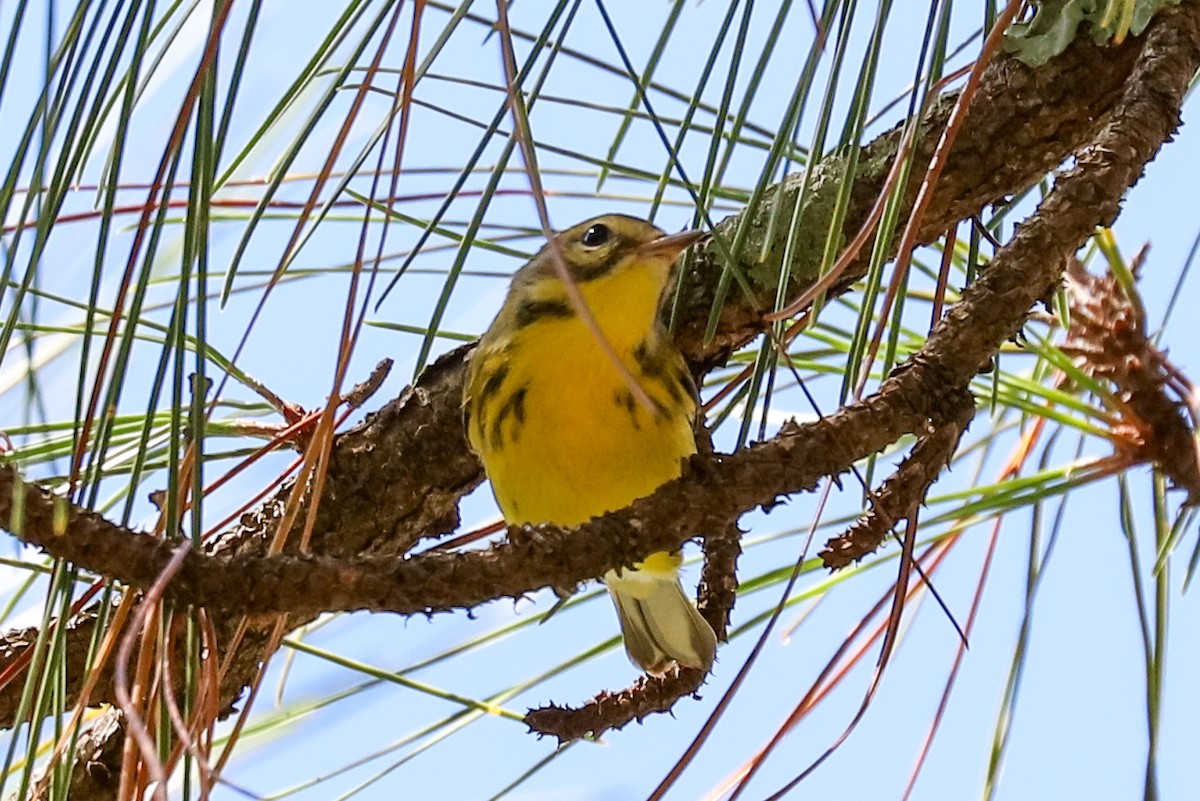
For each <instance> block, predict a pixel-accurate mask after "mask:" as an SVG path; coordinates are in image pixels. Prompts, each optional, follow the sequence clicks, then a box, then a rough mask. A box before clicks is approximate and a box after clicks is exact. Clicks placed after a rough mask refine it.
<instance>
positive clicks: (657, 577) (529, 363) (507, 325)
mask: <svg viewBox="0 0 1200 801" xmlns="http://www.w3.org/2000/svg"><path fill="white" fill-rule="evenodd" d="M701 237H702V234H701V233H700V232H697V231H685V232H683V233H678V234H672V235H667V234H665V233H664V232H663V231H662V230H660V229H659V228H657V227H656V226H654V225H653V224H652V223H649V222H647V221H645V220H641V219H638V218H636V217H631V216H626V215H622V214H606V215H603V216H600V217H595V218H593V219H590V220H587V221H585V222H582V223H579V224H578V225H575V226H573V227H571V228H568V229H566V230H564V231H561V232H560V233H558V234H556V235H555V236H554V238H553V240H552V241H548V242H547V243H546V245H545V247H543V248H542V249H541V250H540V251H539V252H538V253H537V254H536V255H535V256H534V257H533V258H532V259H531V260H530V261H529V262H528V263H526V264H525V265H524V266H523V267H522V268H521V269H519V270H518V271H517V272H516V273H515V275H514V276H513V280H512V284H511V286H510V287H509V290H508V294H507V296H506V298H505V301H504V304H503V306H502V307H501V309H500V311H499V313H498V314H497V315H496V318H495V320H494V321H493V322H492V324H491V326H490V327H489V328H488V329H487V331H486V332H485V333H484V335H483V336H482V337H481V338H480V340H479V344H478V346H477V347H476V349H475V350H474V352H473V353H472V354H471V356H470V360H469V363H468V367H467V376H466V380H465V384H464V390H463V415H464V419H465V422H466V430H467V438H468V440H469V442H470V445H471V448H472V449H473V450H474V451H475V453H476V454H477V455H478V456H479V457H480V460H481V462H482V463H483V466H484V470H485V472H486V474H487V476H488V479H489V481H490V483H491V488H492V492H493V494H494V495H495V497H496V502H497V505H498V506H499V507H500V511H501V512H502V513H503V515H504V518H505V522H506V523H507V524H508V525H510V526H511V525H523V524H533V523H552V524H555V525H557V526H560V527H563V528H574V527H577V526H579V525H581V524H583V523H585V522H587V521H588V520H590V519H591V518H593V517H598V516H600V515H602V514H604V513H606V512H611V511H614V510H617V509H621V508H624V507H626V506H628V505H629V504H630V503H632V502H633V501H635V500H637V499H638V498H641V497H644V496H647V495H650V494H652V493H653V492H654V490H655V489H657V488H658V487H660V486H661V485H663V484H665V483H666V482H668V481H670V480H671V479H674V478H676V477H678V476H679V475H680V474H681V473H682V471H683V462H684V460H685V459H686V458H687V457H689V456H691V455H692V454H694V453H696V438H695V429H694V424H695V419H696V414H697V408H698V392H697V389H696V385H695V382H694V381H693V379H692V375H691V373H690V372H689V371H688V368H687V364H686V363H685V362H684V359H683V356H682V354H681V353H680V352H679V350H678V348H677V347H676V346H675V344H674V341H673V340H672V338H671V336H670V334H669V333H668V331H667V330H666V327H665V326H664V325H663V322H662V317H661V311H662V303H663V295H664V293H665V289H666V287H667V284H668V281H669V279H670V277H671V275H672V267H673V265H674V262H675V260H676V258H677V257H678V256H679V254H680V253H682V252H683V251H684V250H685V249H686V248H687V247H689V246H690V245H692V244H694V243H695V242H697V241H698V240H699V239H700V238H701ZM559 259H561V262H559ZM562 266H565V268H566V271H567V272H568V273H569V275H570V277H571V280H572V282H573V283H574V284H575V286H576V287H577V289H578V296H577V297H581V298H582V301H583V304H584V305H585V306H586V308H587V310H588V312H589V313H590V317H591V318H592V323H591V324H589V321H588V320H587V319H586V318H585V317H584V316H583V315H581V314H580V313H579V309H578V308H577V305H576V304H575V303H574V302H573V301H572V299H571V295H570V294H569V292H568V287H567V285H566V284H565V283H564V281H563V280H562V278H561V273H560V269H561V267H562ZM597 329H598V332H599V333H600V334H601V335H602V337H603V340H604V342H605V343H607V347H606V346H605V344H604V343H602V342H601V341H600V337H598V336H597V335H596V334H597ZM618 363H619V365H620V366H619V367H618ZM681 560H682V556H681V553H680V552H679V551H676V552H673V553H670V552H665V551H663V552H658V553H652V554H650V555H649V556H648V557H646V558H645V559H644V560H642V561H641V562H639V563H636V564H635V565H634V566H633V567H632V568H623V569H618V570H611V571H609V572H608V573H606V574H605V575H604V576H603V577H601V578H602V581H603V582H604V583H605V585H606V586H607V588H608V593H609V595H610V596H611V597H612V599H613V602H614V605H615V606H616V610H617V617H618V619H619V622H620V627H621V634H622V637H623V639H624V643H625V650H626V653H627V654H628V656H629V659H630V661H632V662H633V663H634V664H635V665H636V666H637V667H638V668H640V669H641V670H642V671H644V672H646V673H647V674H650V675H653V676H661V675H664V674H666V673H668V672H670V671H671V670H672V669H673V668H674V666H675V665H680V666H683V667H687V668H695V669H698V670H702V671H704V672H706V673H707V672H709V671H710V670H711V669H712V665H713V661H714V658H715V654H716V647H717V642H716V635H715V634H714V632H713V629H712V627H711V626H709V624H708V623H707V622H706V621H705V620H704V618H703V617H701V616H700V613H699V612H698V611H697V610H696V607H695V606H694V605H693V604H692V602H691V601H690V600H689V599H688V597H687V596H686V595H685V594H684V592H683V588H682V586H681V584H680V580H679V566H680V563H681Z"/></svg>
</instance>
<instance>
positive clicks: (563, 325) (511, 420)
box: [468, 274, 696, 526]
mask: <svg viewBox="0 0 1200 801" xmlns="http://www.w3.org/2000/svg"><path fill="white" fill-rule="evenodd" d="M656 278H657V276H654V277H652V278H651V280H654V279H656ZM622 279H624V281H629V280H631V279H633V280H636V279H637V276H636V275H633V274H626V275H623V276H614V277H613V280H614V281H617V280H622ZM614 289H615V287H612V286H604V285H603V283H600V284H599V285H597V286H595V287H588V290H590V291H588V292H587V293H586V294H587V295H590V297H587V298H586V300H587V301H588V306H589V308H591V309H592V310H593V313H594V315H595V317H596V320H597V321H598V323H599V324H600V327H601V330H603V331H604V334H605V337H606V339H608V340H609V343H610V344H611V345H612V346H613V348H614V349H615V350H616V352H617V354H618V357H619V358H620V360H621V363H622V364H623V365H624V366H625V369H626V370H627V371H628V373H629V375H631V376H632V377H633V378H634V379H635V380H636V381H637V382H638V384H639V385H640V386H641V387H642V388H643V389H644V390H645V394H646V395H648V396H649V398H650V400H651V403H650V404H649V406H648V405H647V404H645V403H642V402H639V401H638V399H637V398H636V397H635V394H634V393H633V392H631V391H630V388H629V384H628V382H627V380H626V378H625V377H623V376H622V375H621V374H620V372H619V371H618V370H617V368H616V366H615V365H614V364H613V363H612V360H611V359H610V358H608V356H607V355H606V354H605V353H604V352H603V351H602V350H601V346H600V345H599V343H598V342H597V340H596V337H595V335H594V333H593V332H592V331H591V330H589V329H588V328H587V326H586V325H584V323H583V322H582V321H581V320H580V319H579V318H578V317H577V316H575V315H574V314H568V315H562V316H545V317H544V318H542V319H540V320H539V321H538V322H536V323H534V324H532V325H529V326H528V327H526V328H523V329H522V330H520V331H518V332H517V333H515V334H514V335H513V336H511V337H507V338H505V340H503V341H500V342H495V343H490V344H489V343H485V346H484V347H481V348H480V350H479V351H477V352H476V354H475V355H474V356H473V357H472V360H473V361H475V360H479V361H478V363H476V364H474V365H473V369H472V373H473V384H474V387H473V388H472V392H473V393H475V394H476V395H479V394H485V395H487V396H488V397H489V398H490V400H488V401H487V402H486V404H478V403H475V404H471V405H469V407H468V410H469V411H470V413H471V414H472V420H471V424H470V426H469V428H468V433H469V436H470V439H471V444H472V447H474V449H475V450H476V452H477V453H479V454H480V456H481V457H482V459H483V461H484V464H485V466H486V468H487V472H488V477H489V478H490V479H491V482H492V488H493V491H494V492H495V495H496V499H497V501H498V503H499V505H500V509H501V511H502V512H503V513H504V517H505V519H506V520H507V521H508V522H509V523H529V522H534V523H536V522H554V523H558V524H560V525H564V526H573V525H578V524H580V523H583V522H585V521H587V520H588V519H590V518H592V517H595V516H597V515H600V514H602V513H604V512H608V511H612V510H614V509H620V508H622V507H625V506H628V505H629V504H630V503H631V502H632V501H634V500H636V499H637V498H641V497H643V496H645V495H649V494H651V493H652V492H653V491H654V490H655V489H657V488H658V487H659V486H660V485H662V484H664V483H665V482H667V481H670V480H671V479H673V478H675V477H677V476H678V475H679V474H680V471H681V462H682V460H683V459H684V458H685V457H687V456H689V455H691V454H693V453H695V452H696V445H695V437H694V434H693V430H692V421H693V418H694V416H695V410H696V406H695V399H694V392H695V390H694V388H693V387H692V386H691V379H690V377H689V376H688V374H687V372H686V367H685V365H684V363H683V359H682V358H681V357H680V356H679V354H678V352H677V351H675V350H674V348H673V347H671V346H669V345H667V344H666V343H665V341H664V340H662V339H660V337H663V336H665V334H662V333H660V329H659V328H658V325H657V322H656V314H657V293H656V292H654V291H652V290H651V291H647V290H649V289H650V288H649V287H646V288H642V287H621V289H625V290H627V291H613V290H614ZM485 409H486V411H485Z"/></svg>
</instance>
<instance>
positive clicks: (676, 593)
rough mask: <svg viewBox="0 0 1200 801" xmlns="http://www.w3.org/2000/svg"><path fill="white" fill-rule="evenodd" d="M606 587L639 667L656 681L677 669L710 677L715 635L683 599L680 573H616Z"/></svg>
mask: <svg viewBox="0 0 1200 801" xmlns="http://www.w3.org/2000/svg"><path fill="white" fill-rule="evenodd" d="M605 583H606V584H607V585H608V592H609V594H610V595H611V596H612V599H613V603H614V604H615V605H616V607H617V616H618V617H619V618H620V620H621V634H622V636H623V637H624V638H625V651H626V652H627V653H628V654H629V658H630V659H631V660H632V661H633V663H634V664H635V665H637V666H638V667H640V668H641V669H642V670H644V671H646V672H647V673H650V674H652V675H658V674H662V673H665V672H666V671H668V670H670V668H671V665H672V663H678V664H680V665H683V666H685V667H691V668H697V669H699V670H703V671H705V672H707V671H709V670H710V669H711V668H712V664H713V659H714V656H715V654H716V649H717V638H716V635H714V634H713V630H712V627H711V626H709V625H708V623H707V622H706V621H705V620H704V618H702V617H700V613H699V612H697V611H696V607H695V606H693V605H692V602H691V601H689V600H688V598H687V596H686V595H684V594H683V588H682V587H680V586H679V578H678V574H677V573H671V574H664V573H662V572H660V571H649V570H622V571H620V572H616V571H614V572H612V573H609V574H608V575H607V576H605Z"/></svg>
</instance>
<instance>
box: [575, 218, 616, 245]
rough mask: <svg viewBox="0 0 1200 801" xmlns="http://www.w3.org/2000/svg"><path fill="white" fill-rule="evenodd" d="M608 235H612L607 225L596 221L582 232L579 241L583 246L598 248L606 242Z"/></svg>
mask: <svg viewBox="0 0 1200 801" xmlns="http://www.w3.org/2000/svg"><path fill="white" fill-rule="evenodd" d="M610 236H612V232H611V231H609V230H608V226H607V225H605V224H604V223H596V224H595V225H592V226H589V227H588V229H587V230H586V231H584V232H583V236H582V237H581V238H580V240H579V241H580V242H582V243H583V246H584V247H588V248H598V247H600V246H601V245H603V244H604V243H605V242H607V241H608V239H609V237H610Z"/></svg>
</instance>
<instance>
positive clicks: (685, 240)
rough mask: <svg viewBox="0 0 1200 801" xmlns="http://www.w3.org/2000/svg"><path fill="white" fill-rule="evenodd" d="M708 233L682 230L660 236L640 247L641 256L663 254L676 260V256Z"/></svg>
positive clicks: (668, 258) (666, 257) (670, 259)
mask: <svg viewBox="0 0 1200 801" xmlns="http://www.w3.org/2000/svg"><path fill="white" fill-rule="evenodd" d="M705 236H706V234H705V233H704V232H703V231H681V232H680V233H678V234H668V235H667V236H660V237H659V238H658V239H655V240H653V241H651V242H647V243H646V244H644V245H642V246H641V247H639V248H638V249H637V250H638V255H639V256H661V257H662V258H664V259H667V260H669V261H675V257H676V256H678V255H679V254H680V253H682V252H683V251H684V250H686V249H687V248H689V247H691V246H692V245H694V244H696V243H697V242H699V241H700V240H701V239H703V238H704V237H705Z"/></svg>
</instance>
